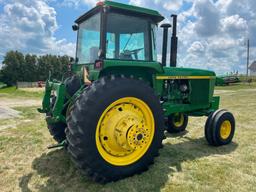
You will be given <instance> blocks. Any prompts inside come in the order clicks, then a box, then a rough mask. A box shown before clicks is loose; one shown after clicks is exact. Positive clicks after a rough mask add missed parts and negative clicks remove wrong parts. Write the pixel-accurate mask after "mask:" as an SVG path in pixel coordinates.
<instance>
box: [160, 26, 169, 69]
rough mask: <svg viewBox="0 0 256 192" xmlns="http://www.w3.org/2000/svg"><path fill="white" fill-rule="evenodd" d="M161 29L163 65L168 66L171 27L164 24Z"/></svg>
mask: <svg viewBox="0 0 256 192" xmlns="http://www.w3.org/2000/svg"><path fill="white" fill-rule="evenodd" d="M160 27H162V28H163V47H162V65H163V66H166V56H167V41H168V28H170V27H171V25H170V24H168V23H164V24H162V25H161V26H160Z"/></svg>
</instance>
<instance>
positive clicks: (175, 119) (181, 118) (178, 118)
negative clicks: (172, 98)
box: [167, 113, 188, 133]
mask: <svg viewBox="0 0 256 192" xmlns="http://www.w3.org/2000/svg"><path fill="white" fill-rule="evenodd" d="M187 125H188V116H187V115H186V114H184V113H175V114H172V115H170V116H168V120H167V131H168V132H169V133H181V132H183V131H185V129H186V128H187Z"/></svg>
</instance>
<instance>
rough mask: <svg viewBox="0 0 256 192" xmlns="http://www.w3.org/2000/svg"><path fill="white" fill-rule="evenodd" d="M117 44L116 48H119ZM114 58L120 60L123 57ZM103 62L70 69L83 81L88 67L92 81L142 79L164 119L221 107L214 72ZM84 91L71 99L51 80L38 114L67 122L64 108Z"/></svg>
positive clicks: (206, 112)
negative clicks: (53, 96)
mask: <svg viewBox="0 0 256 192" xmlns="http://www.w3.org/2000/svg"><path fill="white" fill-rule="evenodd" d="M104 5H105V6H110V7H115V8H117V9H120V11H123V10H128V11H132V12H140V13H143V14H146V15H147V17H150V18H152V17H156V18H158V20H159V21H160V20H162V16H161V15H160V14H159V13H158V12H157V11H154V10H150V9H145V8H140V7H136V6H131V5H124V4H120V3H116V2H111V1H105V2H104ZM99 11H100V10H99ZM102 32H103V31H101V33H102ZM117 42H118V41H117ZM118 44H119V43H117V44H116V45H115V46H117V47H118ZM153 44H154V42H153ZM118 54H120V51H118ZM115 58H121V56H117V57H115ZM128 59H129V58H128ZM101 61H102V66H101V68H95V67H94V63H90V64H78V63H74V64H73V65H72V69H71V70H72V72H73V73H75V74H77V75H79V76H80V77H81V80H82V79H83V68H86V69H87V71H88V73H89V80H90V81H92V82H93V81H96V80H98V79H100V78H102V77H105V76H110V75H116V76H120V75H122V76H125V77H127V78H131V77H132V78H135V79H140V80H143V81H144V82H145V83H146V84H148V85H149V86H151V87H152V88H153V89H154V90H155V93H156V95H158V97H159V99H160V100H161V103H162V107H163V110H164V114H165V116H168V115H170V114H173V113H177V112H181V113H186V114H188V115H191V116H203V115H209V114H210V113H211V112H212V111H215V110H217V109H218V107H219V97H213V93H214V86H215V81H216V75H215V73H214V72H212V71H208V70H202V69H191V68H173V67H163V66H162V65H161V64H160V63H158V62H154V61H139V60H132V59H130V60H122V59H102V60H101ZM84 88H85V86H82V87H81V88H80V89H79V90H78V91H77V93H76V94H75V95H74V96H72V97H70V96H68V95H67V93H66V88H65V85H64V83H63V82H60V81H51V80H48V81H47V83H46V88H45V95H44V98H43V108H42V109H40V110H39V111H40V112H43V113H49V112H50V113H51V114H53V117H48V118H47V121H48V122H56V121H62V122H65V114H63V109H65V108H66V107H68V106H70V105H72V103H73V101H74V100H75V98H77V97H78V96H79V95H80V94H81V93H82V92H83V90H84ZM53 91H54V92H55V94H56V96H57V100H56V104H55V106H54V107H53V109H51V108H50V97H51V93H52V92H53Z"/></svg>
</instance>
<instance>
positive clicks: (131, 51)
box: [122, 48, 144, 60]
mask: <svg viewBox="0 0 256 192" xmlns="http://www.w3.org/2000/svg"><path fill="white" fill-rule="evenodd" d="M143 49H144V48H139V49H133V50H124V51H123V53H122V54H123V55H124V56H128V57H131V55H134V57H135V59H136V60H138V53H139V52H140V51H141V50H143Z"/></svg>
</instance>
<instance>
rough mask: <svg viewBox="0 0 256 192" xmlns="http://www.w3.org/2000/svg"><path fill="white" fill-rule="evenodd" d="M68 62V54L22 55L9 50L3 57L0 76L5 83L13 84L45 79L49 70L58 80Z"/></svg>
mask: <svg viewBox="0 0 256 192" xmlns="http://www.w3.org/2000/svg"><path fill="white" fill-rule="evenodd" d="M68 63H69V57H68V56H56V55H43V56H36V55H31V54H26V55H25V56H24V55H23V54H22V53H21V52H18V51H9V52H7V53H6V55H5V57H4V61H3V68H2V70H1V71H0V78H1V81H2V82H4V83H6V84H7V85H15V84H16V82H17V81H28V82H33V81H40V80H41V81H45V80H47V78H48V75H49V71H51V74H52V78H55V79H58V80H60V79H61V78H62V76H63V75H64V73H66V71H67V67H68Z"/></svg>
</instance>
